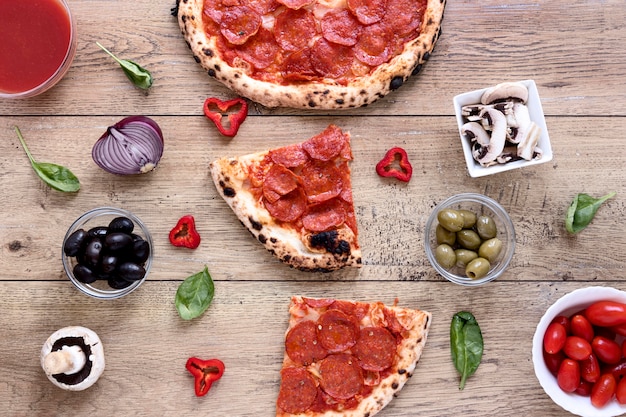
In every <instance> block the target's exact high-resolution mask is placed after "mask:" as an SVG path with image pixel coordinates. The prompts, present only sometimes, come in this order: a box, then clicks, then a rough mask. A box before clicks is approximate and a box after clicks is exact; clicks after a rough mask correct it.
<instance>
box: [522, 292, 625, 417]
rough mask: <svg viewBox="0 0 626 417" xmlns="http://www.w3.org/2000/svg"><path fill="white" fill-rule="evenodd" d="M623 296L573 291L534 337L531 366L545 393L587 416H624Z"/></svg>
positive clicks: (545, 317) (542, 322) (541, 323)
mask: <svg viewBox="0 0 626 417" xmlns="http://www.w3.org/2000/svg"><path fill="white" fill-rule="evenodd" d="M625 340H626V292H624V291H619V290H617V289H615V288H609V287H588V288H581V289H578V290H575V291H572V292H571V293H569V294H566V295H564V296H563V297H561V298H560V299H559V300H557V301H556V302H555V303H554V304H553V305H552V306H550V308H548V310H547V311H546V313H545V314H544V315H543V317H542V318H541V320H540V321H539V324H538V325H537V330H536V331H535V336H534V337H533V351H532V356H533V366H534V368H535V375H536V376H537V379H538V380H539V383H540V384H541V386H542V387H543V389H544V391H545V392H546V393H547V394H548V396H550V398H551V399H552V400H553V401H554V402H555V403H556V404H558V405H559V406H560V407H562V408H563V409H565V410H567V411H569V412H570V413H573V414H576V415H579V416H585V417H612V416H618V415H621V414H624V413H626V343H625Z"/></svg>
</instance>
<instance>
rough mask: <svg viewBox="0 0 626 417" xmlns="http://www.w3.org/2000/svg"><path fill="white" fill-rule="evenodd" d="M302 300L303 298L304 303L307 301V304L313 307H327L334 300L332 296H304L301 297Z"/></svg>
mask: <svg viewBox="0 0 626 417" xmlns="http://www.w3.org/2000/svg"><path fill="white" fill-rule="evenodd" d="M303 300H304V302H305V303H307V305H309V306H310V307H313V308H322V307H328V306H329V305H331V304H332V303H334V302H335V300H334V299H332V298H306V297H303Z"/></svg>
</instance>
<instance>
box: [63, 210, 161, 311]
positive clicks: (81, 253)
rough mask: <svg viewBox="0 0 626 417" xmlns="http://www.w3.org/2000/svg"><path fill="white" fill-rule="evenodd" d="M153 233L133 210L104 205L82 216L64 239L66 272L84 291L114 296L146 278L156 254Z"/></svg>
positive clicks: (73, 224) (125, 291)
mask: <svg viewBox="0 0 626 417" xmlns="http://www.w3.org/2000/svg"><path fill="white" fill-rule="evenodd" d="M152 248H153V246H152V236H151V235H150V232H149V231H148V229H147V228H146V226H145V225H144V224H143V223H142V222H141V220H139V218H137V217H136V216H135V215H134V214H132V213H130V212H129V211H126V210H123V209H119V208H114V207H100V208H96V209H93V210H90V211H88V212H86V213H85V214H83V215H82V216H80V217H79V218H78V219H77V220H76V221H75V222H74V223H72V225H71V226H70V228H69V229H68V231H67V233H66V234H65V238H64V239H63V250H62V255H61V257H62V260H63V268H64V269H65V273H66V274H67V276H68V277H69V279H70V280H71V281H72V283H73V284H74V285H75V286H76V288H78V289H79V290H80V291H82V292H83V293H85V294H87V295H90V296H92V297H95V298H101V299H114V298H119V297H123V296H124V295H127V294H129V293H130V292H132V291H134V290H136V289H137V288H138V287H139V286H140V285H141V284H142V283H143V282H144V281H145V279H146V276H147V275H148V272H149V271H150V266H151V264H152V255H153V249H152Z"/></svg>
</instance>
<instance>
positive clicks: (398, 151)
mask: <svg viewBox="0 0 626 417" xmlns="http://www.w3.org/2000/svg"><path fill="white" fill-rule="evenodd" d="M396 163H397V167H396V166H394V164H396ZM376 172H377V173H378V175H380V176H381V177H393V178H396V179H398V180H400V181H404V182H409V180H410V179H411V175H413V167H412V166H411V163H410V162H409V157H408V155H407V154H406V151H405V150H404V149H402V148H400V147H395V148H391V149H389V150H388V151H387V153H386V154H385V157H384V158H383V159H381V160H380V162H379V163H378V164H376Z"/></svg>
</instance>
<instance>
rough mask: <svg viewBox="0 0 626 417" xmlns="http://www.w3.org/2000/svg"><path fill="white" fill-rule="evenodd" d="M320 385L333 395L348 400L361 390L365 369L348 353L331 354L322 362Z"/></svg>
mask: <svg viewBox="0 0 626 417" xmlns="http://www.w3.org/2000/svg"><path fill="white" fill-rule="evenodd" d="M320 386H321V387H322V389H323V390H324V391H325V392H326V393H327V394H328V395H330V396H331V397H333V398H335V399H338V400H347V399H350V398H352V397H354V396H355V395H356V394H358V393H359V392H361V389H362V388H363V371H362V370H361V367H360V366H359V365H358V363H357V359H356V358H354V357H353V356H351V355H348V354H337V355H330V356H328V357H327V358H326V359H324V360H323V361H321V362H320Z"/></svg>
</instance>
